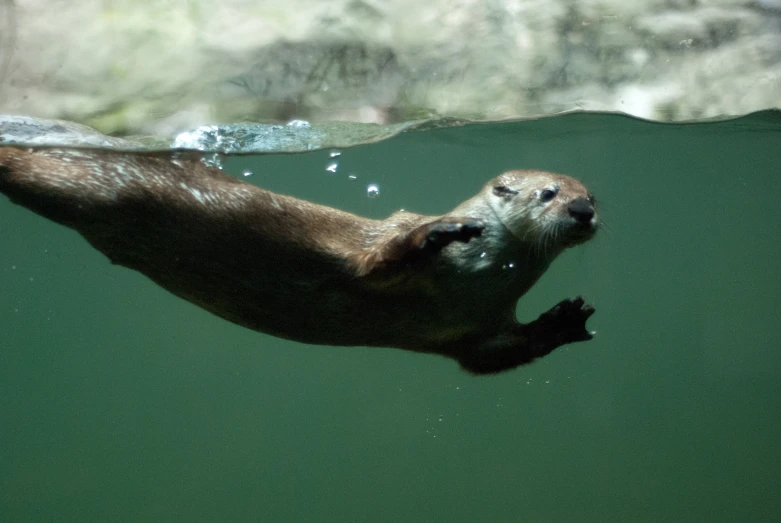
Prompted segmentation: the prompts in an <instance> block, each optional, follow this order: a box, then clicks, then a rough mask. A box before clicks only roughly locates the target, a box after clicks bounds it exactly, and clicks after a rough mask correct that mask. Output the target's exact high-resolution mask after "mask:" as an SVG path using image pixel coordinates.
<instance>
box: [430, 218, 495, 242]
mask: <svg viewBox="0 0 781 523" xmlns="http://www.w3.org/2000/svg"><path fill="white" fill-rule="evenodd" d="M483 229H485V223H484V222H483V220H477V219H465V220H460V221H455V222H445V221H442V222H438V223H435V224H433V225H432V227H431V230H429V232H428V234H427V235H426V241H427V242H429V243H432V244H434V245H439V246H442V247H444V246H445V245H449V244H451V243H453V242H462V243H466V242H468V241H469V240H470V239H472V238H474V237H476V236H480V235H481V234H482V233H483Z"/></svg>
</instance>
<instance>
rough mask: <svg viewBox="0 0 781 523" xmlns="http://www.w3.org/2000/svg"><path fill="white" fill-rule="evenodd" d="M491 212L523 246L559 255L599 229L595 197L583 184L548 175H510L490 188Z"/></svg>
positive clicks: (504, 176)
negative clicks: (524, 244) (527, 245)
mask: <svg viewBox="0 0 781 523" xmlns="http://www.w3.org/2000/svg"><path fill="white" fill-rule="evenodd" d="M486 192H487V193H488V194H487V197H488V200H489V202H490V206H491V209H492V210H493V211H494V213H495V214H496V216H497V217H498V218H499V220H500V221H501V222H502V224H503V225H504V226H505V227H506V228H507V229H508V230H509V231H510V233H512V235H513V236H515V237H516V238H518V239H519V240H521V242H523V243H526V244H529V245H530V246H532V247H534V248H535V250H539V252H545V253H547V254H552V255H554V256H555V255H556V254H558V253H559V252H561V251H562V250H564V249H566V248H567V247H572V246H574V245H578V244H580V243H583V242H585V241H587V240H589V239H590V238H591V237H592V236H594V233H595V232H596V230H597V227H598V226H599V220H598V217H597V213H596V210H595V208H594V207H595V203H596V202H595V200H594V197H593V196H592V195H591V194H590V193H589V192H588V189H586V188H585V187H584V186H583V184H581V183H580V182H579V181H577V180H575V179H573V178H570V177H569V176H564V175H562V174H554V173H549V172H545V171H509V172H506V173H504V174H502V175H500V176H498V177H496V178H494V179H493V180H492V181H491V182H489V184H488V185H487V186H486Z"/></svg>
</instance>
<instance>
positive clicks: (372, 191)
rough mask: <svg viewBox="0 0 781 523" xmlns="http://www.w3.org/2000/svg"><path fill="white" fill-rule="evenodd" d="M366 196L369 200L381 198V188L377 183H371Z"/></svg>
mask: <svg viewBox="0 0 781 523" xmlns="http://www.w3.org/2000/svg"><path fill="white" fill-rule="evenodd" d="M366 196H368V197H369V198H379V196H380V186H379V185H377V184H376V183H370V184H369V185H368V186H367V187H366Z"/></svg>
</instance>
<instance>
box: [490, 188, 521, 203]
mask: <svg viewBox="0 0 781 523" xmlns="http://www.w3.org/2000/svg"><path fill="white" fill-rule="evenodd" d="M494 194H495V195H496V196H499V197H500V198H504V199H506V200H509V199H510V198H512V197H513V196H515V195H516V194H518V191H516V190H515V189H510V188H509V187H507V186H506V185H496V186H494Z"/></svg>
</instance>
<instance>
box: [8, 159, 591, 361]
mask: <svg viewBox="0 0 781 523" xmlns="http://www.w3.org/2000/svg"><path fill="white" fill-rule="evenodd" d="M0 192H3V193H5V194H6V195H7V196H8V197H9V198H10V199H11V201H13V202H14V203H17V204H19V205H23V206H25V207H27V208H28V209H30V210H32V211H34V212H36V213H38V214H40V215H42V216H44V217H46V218H49V219H51V220H54V221H56V222H58V223H61V224H63V225H66V226H68V227H71V228H73V229H75V230H77V231H78V232H79V233H81V235H82V236H84V238H86V239H87V241H88V242H89V243H90V244H92V245H93V246H94V247H95V248H96V249H98V250H99V251H101V252H102V253H103V254H105V255H106V256H108V258H109V260H111V262H112V263H115V264H117V265H122V266H125V267H128V268H131V269H134V270H137V271H139V272H141V273H143V274H145V275H146V276H148V277H149V278H151V279H152V280H153V281H154V282H156V283H157V284H159V285H161V286H162V287H164V288H165V289H167V290H169V291H170V292H172V293H174V294H175V295H177V296H179V297H181V298H184V299H185V300H188V301H190V302H192V303H194V304H196V305H198V306H200V307H202V308H204V309H206V310H208V311H210V312H212V313H214V314H216V315H218V316H220V317H222V318H225V319H226V320H228V321H231V322H233V323H236V324H239V325H243V326H244V327H248V328H250V329H254V330H257V331H260V332H265V333H268V334H272V335H274V336H278V337H281V338H287V339H291V340H296V341H300V342H304V343H314V344H326V345H363V346H382V347H397V348H401V349H407V350H414V351H419V352H425V353H436V354H441V355H444V356H447V357H450V358H453V359H455V360H457V361H458V362H459V363H460V364H461V366H462V367H463V368H465V369H466V370H468V371H470V372H472V373H475V374H487V373H495V372H499V371H503V370H506V369H510V368H513V367H516V366H518V365H521V364H523V363H527V362H530V361H531V360H533V359H535V358H538V357H541V356H544V355H546V354H548V353H550V352H551V351H552V350H554V349H555V348H556V347H559V346H561V345H564V344H566V343H572V342H577V341H585V340H589V339H591V337H592V333H590V332H589V331H588V330H586V327H585V323H586V320H587V319H588V317H589V316H591V314H592V313H593V312H594V309H593V308H592V307H591V306H589V305H586V304H584V302H583V300H582V299H581V298H575V299H571V300H564V301H562V302H561V303H559V304H558V305H556V306H555V307H553V308H552V309H551V310H549V311H548V312H546V313H544V314H542V315H541V316H540V317H539V318H538V319H537V320H535V321H532V322H531V323H528V324H521V323H519V322H518V321H517V320H516V318H515V305H516V302H517V301H518V298H520V297H521V296H523V295H524V294H525V293H526V291H528V290H529V288H530V287H531V286H532V285H533V284H534V283H535V282H536V281H537V279H538V278H539V277H540V276H542V274H543V273H544V272H545V270H546V269H547V268H548V266H549V264H550V263H551V261H553V259H554V258H555V257H556V256H557V255H558V254H559V253H561V252H562V251H563V250H564V249H566V248H568V247H572V246H574V245H577V244H579V243H582V242H584V241H586V240H588V239H590V238H591V237H592V236H593V235H594V233H595V231H596V229H597V226H598V219H597V214H596V212H595V210H594V203H595V202H594V198H593V197H592V196H591V195H590V194H589V192H588V191H587V190H586V188H585V187H584V186H583V185H581V184H580V183H579V182H578V181H576V180H574V179H572V178H570V177H567V176H564V175H560V174H553V173H549V172H544V171H509V172H506V173H504V174H502V175H500V176H498V177H496V178H494V179H493V180H491V181H490V182H488V183H487V184H486V185H485V186H484V187H483V188H482V190H481V191H480V192H479V193H478V194H477V195H476V196H474V197H473V198H471V199H469V200H467V201H465V202H463V203H462V204H460V205H459V206H457V207H456V208H455V209H454V210H453V211H451V212H449V213H447V214H445V215H444V216H421V215H419V214H413V213H409V212H404V211H401V212H397V213H395V214H393V215H392V216H390V217H389V218H387V219H385V220H371V219H367V218H362V217H359V216H356V215H353V214H349V213H347V212H343V211H339V210H337V209H332V208H329V207H324V206H321V205H316V204H313V203H309V202H306V201H302V200H298V199H295V198H292V197H289V196H282V195H279V194H274V193H271V192H268V191H265V190H262V189H260V188H257V187H255V186H253V185H250V184H247V183H244V182H242V181H240V180H238V179H235V178H232V177H230V176H228V175H226V174H224V173H223V172H221V171H220V170H219V169H216V168H211V167H207V166H205V165H203V164H202V163H200V162H199V161H197V160H196V159H182V158H180V159H171V158H170V157H162V156H153V155H142V154H129V153H108V152H97V151H95V152H92V151H86V150H85V151H78V150H60V149H42V150H26V149H17V148H12V147H0Z"/></svg>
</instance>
